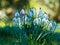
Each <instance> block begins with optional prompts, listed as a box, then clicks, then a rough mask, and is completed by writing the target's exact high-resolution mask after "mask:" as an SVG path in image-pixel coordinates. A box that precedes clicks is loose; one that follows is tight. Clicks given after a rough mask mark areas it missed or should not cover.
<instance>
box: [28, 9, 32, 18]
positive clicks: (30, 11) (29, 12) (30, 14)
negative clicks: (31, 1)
mask: <svg viewBox="0 0 60 45" xmlns="http://www.w3.org/2000/svg"><path fill="white" fill-rule="evenodd" d="M28 14H29V16H30V17H33V11H32V10H31V8H30V9H29V10H28Z"/></svg>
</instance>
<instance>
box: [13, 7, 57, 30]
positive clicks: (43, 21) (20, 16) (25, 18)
mask: <svg viewBox="0 0 60 45" xmlns="http://www.w3.org/2000/svg"><path fill="white" fill-rule="evenodd" d="M36 15H38V17H36ZM33 17H35V18H33ZM13 21H14V22H15V24H17V25H19V26H21V25H22V23H23V22H31V21H32V22H33V24H34V25H41V26H47V27H48V28H47V29H48V30H53V29H54V28H56V26H57V24H56V22H55V21H50V20H49V17H48V15H47V13H43V11H42V9H41V8H39V9H38V13H36V10H35V9H34V8H30V9H29V10H28V13H26V12H25V10H24V9H21V11H20V13H19V12H18V10H17V11H16V13H15V16H14V18H13Z"/></svg>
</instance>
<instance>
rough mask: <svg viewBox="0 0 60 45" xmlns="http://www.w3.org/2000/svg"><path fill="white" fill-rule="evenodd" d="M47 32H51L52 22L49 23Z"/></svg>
mask: <svg viewBox="0 0 60 45" xmlns="http://www.w3.org/2000/svg"><path fill="white" fill-rule="evenodd" d="M48 28H49V29H48V30H50V31H52V30H53V25H52V21H51V22H50V23H49V26H48Z"/></svg>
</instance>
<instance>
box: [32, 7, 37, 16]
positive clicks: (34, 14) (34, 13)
mask: <svg viewBox="0 0 60 45" xmlns="http://www.w3.org/2000/svg"><path fill="white" fill-rule="evenodd" d="M32 11H33V16H36V10H35V8H34V7H33V8H32Z"/></svg>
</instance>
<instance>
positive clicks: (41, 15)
mask: <svg viewBox="0 0 60 45" xmlns="http://www.w3.org/2000/svg"><path fill="white" fill-rule="evenodd" d="M37 15H38V17H40V18H42V17H43V12H42V9H41V8H39V9H38V14H37Z"/></svg>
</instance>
